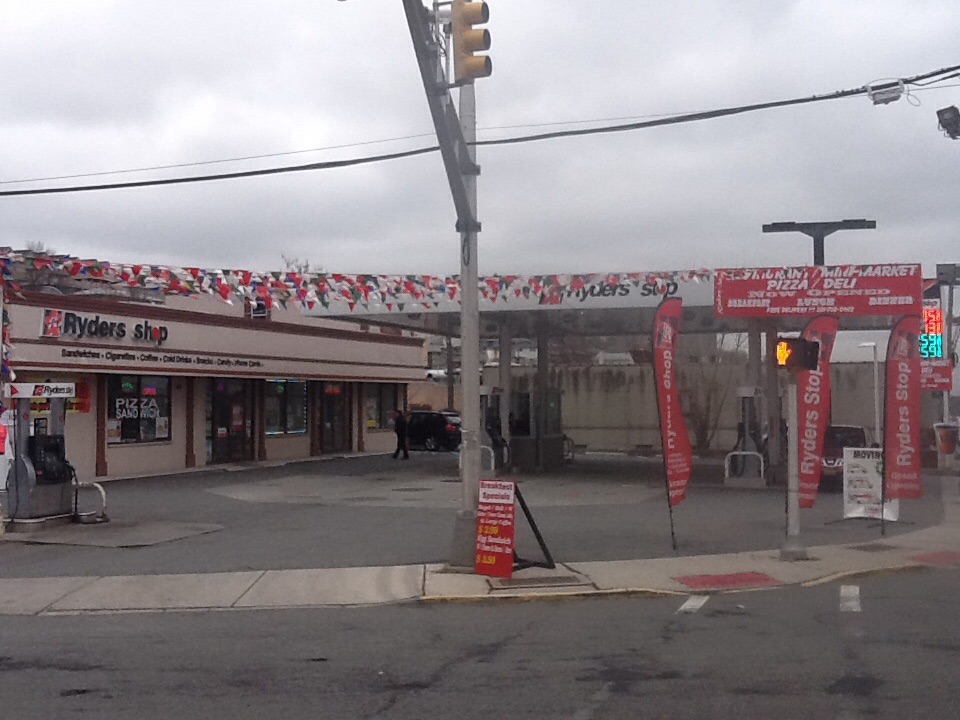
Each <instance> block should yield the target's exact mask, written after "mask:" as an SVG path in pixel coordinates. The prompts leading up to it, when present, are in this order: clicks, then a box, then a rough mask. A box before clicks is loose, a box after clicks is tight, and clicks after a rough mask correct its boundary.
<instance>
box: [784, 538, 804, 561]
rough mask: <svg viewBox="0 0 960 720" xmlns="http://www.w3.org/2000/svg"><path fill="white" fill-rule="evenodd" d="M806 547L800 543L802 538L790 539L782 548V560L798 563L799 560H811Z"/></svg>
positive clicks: (785, 541)
mask: <svg viewBox="0 0 960 720" xmlns="http://www.w3.org/2000/svg"><path fill="white" fill-rule="evenodd" d="M809 559H810V556H809V555H808V554H807V548H806V546H805V545H804V544H803V543H802V542H800V538H796V537H788V538H787V539H786V540H784V541H783V545H781V546H780V560H782V561H784V562H796V561H798V560H809Z"/></svg>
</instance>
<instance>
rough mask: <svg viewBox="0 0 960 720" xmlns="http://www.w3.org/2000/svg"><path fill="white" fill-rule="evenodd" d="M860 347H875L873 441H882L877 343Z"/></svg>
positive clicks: (864, 344)
mask: <svg viewBox="0 0 960 720" xmlns="http://www.w3.org/2000/svg"><path fill="white" fill-rule="evenodd" d="M860 347H868V348H873V441H874V442H877V443H878V442H880V364H879V361H878V359H877V344H876V343H875V342H862V343H860Z"/></svg>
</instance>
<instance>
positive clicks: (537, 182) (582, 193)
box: [0, 0, 960, 275]
mask: <svg viewBox="0 0 960 720" xmlns="http://www.w3.org/2000/svg"><path fill="white" fill-rule="evenodd" d="M489 5H490V14H491V20H490V23H489V29H490V32H491V34H492V36H493V48H492V50H491V55H492V57H493V62H494V73H493V76H492V77H490V78H488V79H485V80H482V81H478V82H477V85H476V87H477V105H478V110H477V115H478V124H479V127H480V132H479V135H480V138H481V139H484V138H499V137H507V136H511V135H518V134H527V133H530V132H537V131H542V130H547V129H557V128H562V127H583V126H585V125H584V124H582V123H581V121H598V122H597V123H596V124H603V121H605V120H609V119H613V118H617V119H619V118H644V117H648V116H655V115H663V114H670V113H683V112H693V111H701V110H709V109H714V108H719V107H726V106H735V105H743V104H750V103H756V102H764V101H770V100H778V99H787V98H793V97H802V96H807V95H813V94H821V93H828V92H832V91H835V90H840V89H846V88H855V87H859V86H861V85H864V84H867V83H870V82H873V81H876V80H880V79H885V78H894V77H907V76H911V75H918V74H921V73H924V72H927V71H932V70H935V69H938V68H942V67H946V66H950V65H957V64H960V43H958V40H960V12H958V11H957V5H956V0H942V1H936V0H925V1H924V2H917V1H916V0H843V2H836V0H816V1H815V0H808V1H806V0H800V1H796V2H786V1H782V2H781V1H778V0H724V1H722V2H721V1H717V2H707V1H706V0H701V1H692V0H686V1H684V0H679V1H674V2H670V3H666V2H657V3H653V2H643V3H641V2H627V1H626V0H609V1H608V2H603V3H599V2H583V1H577V0H509V1H508V0H489ZM0 68H2V70H0V98H2V103H0V168H2V169H0V180H3V181H5V182H7V183H9V181H14V180H22V179H30V178H51V177H56V176H66V175H74V174H80V173H98V172H106V171H115V170H126V169H132V168H149V167H153V166H160V165H171V164H177V163H196V162H201V161H210V160H220V159H226V158H237V157H242V156H249V155H261V154H269V153H289V152H294V151H302V150H310V149H314V148H336V147H337V146H340V147H339V149H326V150H318V151H315V152H306V153H298V154H293V155H284V156H280V157H275V158H268V159H261V160H255V161H246V162H232V163H223V164H215V165H208V166H201V167H190V168H176V169H171V170H150V171H147V172H140V173H127V174H123V175H108V176H99V177H91V178H82V179H72V180H47V181H43V182H39V183H34V184H32V185H12V184H5V185H3V186H0V188H2V189H13V188H15V187H29V186H43V185H55V184H64V183H70V184H74V183H86V182H89V183H95V182H104V181H119V180H134V179H142V178H146V177H172V176H177V175H186V174H194V173H203V172H224V171H232V170H244V169H252V168H258V167H268V166H275V165H286V164H300V163H307V162H316V161H322V160H332V159H341V158H349V157H357V156H364V155H369V154H376V153H380V152H391V151H398V150H403V149H409V148H414V147H419V146H422V145H430V144H433V143H434V142H435V138H434V135H433V126H432V123H431V121H430V115H429V112H428V108H427V103H426V100H425V97H424V92H423V88H422V85H421V83H420V78H419V74H418V71H417V67H416V63H415V60H414V56H413V50H412V46H411V42H410V37H409V33H408V31H407V28H406V24H405V21H404V16H403V12H402V6H401V2H400V0H350V1H349V2H336V1H335V0H303V1H300V0H270V1H269V2H267V1H266V0H261V1H260V2H252V1H249V0H229V1H228V0H162V1H161V0H136V1H134V0H126V1H121V0H82V1H79V0H62V1H54V0H42V1H34V2H26V1H24V0H0ZM957 83H958V80H957V79H954V80H951V81H948V82H947V83H944V84H943V85H944V86H941V87H939V88H938V89H924V90H919V89H915V90H913V91H912V94H911V97H910V98H907V97H905V98H903V99H901V100H900V101H899V102H896V103H893V104H891V105H886V106H873V105H872V104H871V102H870V101H869V100H868V99H867V98H865V97H856V98H851V99H845V100H832V101H826V102H820V103H814V104H810V105H805V106H800V107H792V108H784V109H777V110H766V111H758V112H753V113H749V114H745V115H740V116H737V117H732V118H723V119H716V120H708V121H703V122H697V123H690V124H683V125H676V126H672V127H667V128H654V129H645V130H637V131H632V132H627V133H620V134H610V135H597V136H592V137H585V138H574V139H563V140H551V141H544V142H537V143H532V144H526V145H515V146H505V147H487V148H481V149H480V153H479V158H478V159H479V162H480V165H481V166H482V169H483V173H482V175H481V177H480V180H479V198H480V199H479V205H480V219H481V220H482V222H483V232H482V233H481V236H480V243H481V244H480V271H481V272H482V273H498V272H499V273H537V272H544V273H547V272H550V273H552V272H571V273H576V272H601V271H612V270H618V271H641V270H665V269H686V268H698V267H717V266H740V265H747V266H767V265H801V264H807V263H809V262H810V260H811V256H812V251H811V243H810V241H809V240H808V239H807V238H806V237H805V236H802V235H763V234H762V233H761V225H762V224H763V223H766V222H772V221H782V220H796V221H817V220H839V219H843V218H868V219H873V220H876V222H877V229H876V230H873V231H869V230H862V231H848V232H842V233H838V234H836V235H834V236H832V237H831V238H829V239H828V240H827V250H826V258H827V262H828V263H862V262H887V261H898V262H899V261H910V262H922V263H923V264H924V268H925V270H926V271H927V274H928V275H929V274H932V273H933V271H934V267H935V264H936V263H937V262H948V261H949V262H952V261H960V200H958V194H957V188H958V187H960V141H956V140H950V139H947V138H946V137H944V135H943V134H942V133H941V132H940V131H939V130H938V128H937V116H936V111H937V109H938V108H942V107H945V106H948V105H960V87H957ZM909 100H912V101H913V102H914V103H918V105H915V104H911V102H909ZM555 123H566V124H565V125H553V124H555ZM548 125H549V127H547V126H548ZM509 126H530V127H512V128H510V129H503V128H507V127H509ZM385 140H392V141H391V142H382V143H377V144H370V143H372V142H374V141H385ZM454 223H455V215H454V210H453V203H452V201H451V199H450V193H449V190H448V188H447V184H446V178H445V175H444V173H443V167H442V163H441V159H440V156H439V155H438V154H429V155H424V156H419V157H415V158H409V159H402V160H394V161H390V162H384V163H379V164H376V165H366V166H362V167H357V168H347V169H338V170H329V171H317V172H305V173H296V174H291V175H284V176H275V177H266V178H255V179H241V180H231V181H222V182H215V183H202V184H190V185H180V186H175V187H161V188H146V189H128V190H114V191H104V192H93V193H81V194H70V195H51V196H35V197H13V198H0V232H2V237H0V244H3V245H12V246H14V247H23V246H25V245H26V244H27V243H29V242H39V243H43V244H44V245H46V246H48V247H52V248H54V249H55V250H56V251H58V252H62V253H69V254H74V255H79V256H81V257H96V258H101V259H107V260H119V261H132V262H144V263H165V264H173V265H202V266H206V267H229V268H248V269H254V270H267V269H275V268H279V267H281V266H282V261H281V257H280V255H281V253H284V254H286V255H288V256H296V257H299V258H301V259H309V260H310V261H311V262H312V263H313V264H314V265H317V266H322V267H324V268H326V269H327V270H331V271H343V272H382V273H430V274H439V273H456V272H458V270H459V266H458V253H457V239H456V233H455V231H454Z"/></svg>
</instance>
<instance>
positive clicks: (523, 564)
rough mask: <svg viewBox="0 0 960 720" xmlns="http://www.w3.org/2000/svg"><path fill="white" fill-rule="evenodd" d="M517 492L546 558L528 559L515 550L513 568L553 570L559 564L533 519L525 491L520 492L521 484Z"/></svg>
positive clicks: (524, 512) (518, 499) (521, 506)
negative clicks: (524, 496) (554, 559)
mask: <svg viewBox="0 0 960 720" xmlns="http://www.w3.org/2000/svg"><path fill="white" fill-rule="evenodd" d="M515 493H516V497H517V502H518V503H519V504H520V509H521V510H522V511H523V516H524V517H525V518H526V519H527V522H528V523H529V524H530V529H531V530H532V531H533V536H534V537H535V538H536V539H537V544H538V545H539V546H540V552H542V553H543V557H544V559H543V560H527V559H525V558H522V557H520V556H519V555H517V551H516V550H514V551H513V569H514V570H525V569H526V568H532V567H539V568H546V569H547V570H553V569H554V568H555V567H557V564H556V563H555V562H554V561H553V556H552V555H551V554H550V550H549V549H548V548H547V544H546V543H545V542H544V541H543V535H541V534H540V528H539V527H537V521H536V520H534V519H533V514H532V513H531V512H530V508H529V507H528V506H527V502H526V500H524V499H523V493H521V492H520V486H519V485H518V486H517V487H516V490H515Z"/></svg>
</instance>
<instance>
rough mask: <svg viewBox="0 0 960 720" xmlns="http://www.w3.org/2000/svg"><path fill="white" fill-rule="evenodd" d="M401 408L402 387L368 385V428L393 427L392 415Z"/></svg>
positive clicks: (378, 384)
mask: <svg viewBox="0 0 960 720" xmlns="http://www.w3.org/2000/svg"><path fill="white" fill-rule="evenodd" d="M399 407H400V386H399V385H392V384H388V383H374V384H370V385H367V394H366V404H365V407H364V411H365V413H366V421H367V427H368V428H370V429H373V430H375V429H385V428H391V427H393V421H392V419H391V418H390V413H391V412H392V411H393V410H396V409H397V408H399Z"/></svg>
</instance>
